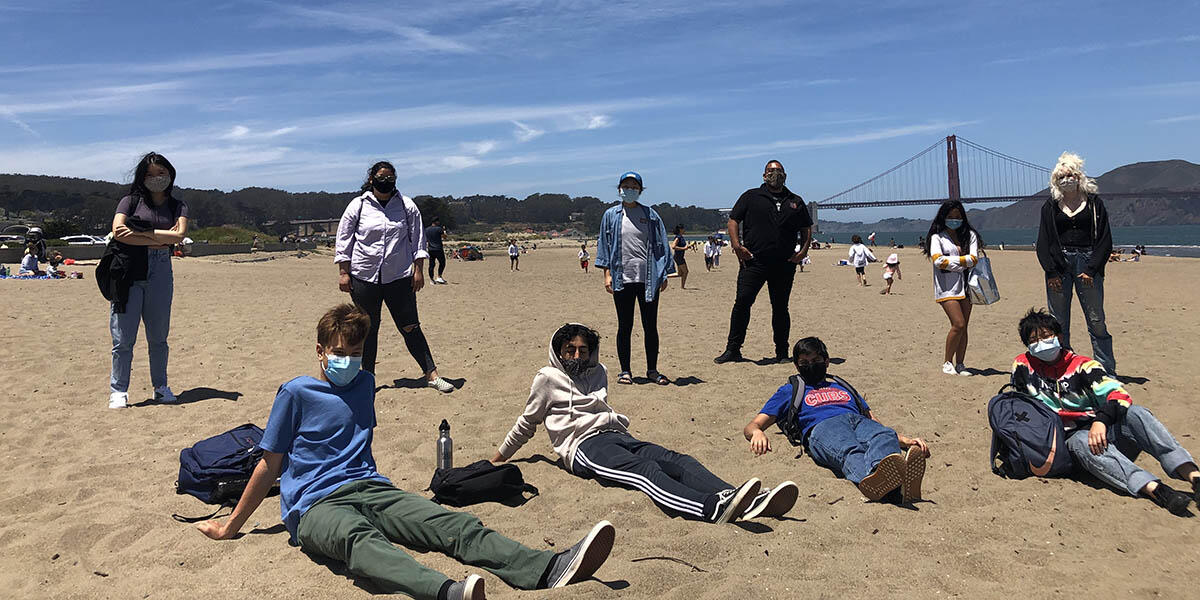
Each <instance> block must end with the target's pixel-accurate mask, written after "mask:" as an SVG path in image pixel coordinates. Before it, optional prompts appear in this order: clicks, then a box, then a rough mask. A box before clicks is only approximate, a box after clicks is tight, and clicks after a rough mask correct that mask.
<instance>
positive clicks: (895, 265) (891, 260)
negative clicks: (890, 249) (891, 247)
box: [879, 253, 904, 294]
mask: <svg viewBox="0 0 1200 600" xmlns="http://www.w3.org/2000/svg"><path fill="white" fill-rule="evenodd" d="M901 279H904V276H903V275H902V274H901V273H900V255H899V254H895V253H892V254H891V255H889V256H888V257H887V260H886V261H884V264H883V283H884V286H885V287H884V288H883V289H882V290H879V293H880V294H890V293H892V282H893V281H900V280H901Z"/></svg>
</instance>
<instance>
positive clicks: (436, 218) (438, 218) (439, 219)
mask: <svg viewBox="0 0 1200 600" xmlns="http://www.w3.org/2000/svg"><path fill="white" fill-rule="evenodd" d="M441 222H442V218H441V217H434V218H433V220H432V221H430V223H433V224H436V223H441Z"/></svg>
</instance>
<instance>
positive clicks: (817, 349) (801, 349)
mask: <svg viewBox="0 0 1200 600" xmlns="http://www.w3.org/2000/svg"><path fill="white" fill-rule="evenodd" d="M801 354H816V355H817V356H820V357H821V358H823V359H825V360H829V350H827V349H826V348H825V342H822V341H821V338H819V337H815V336H809V337H806V338H800V339H799V340H797V341H796V345H795V346H792V364H796V360H797V359H798V358H799V357H800V355H801Z"/></svg>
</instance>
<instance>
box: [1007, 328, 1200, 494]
mask: <svg viewBox="0 0 1200 600" xmlns="http://www.w3.org/2000/svg"><path fill="white" fill-rule="evenodd" d="M1017 330H1018V332H1019V333H1020V336H1021V342H1022V343H1024V344H1025V345H1026V347H1027V349H1028V351H1027V352H1023V353H1021V354H1020V355H1018V356H1017V358H1016V359H1015V360H1014V362H1013V371H1012V384H1013V387H1015V388H1017V390H1019V391H1022V392H1025V393H1027V394H1029V395H1031V396H1033V397H1035V398H1037V399H1038V400H1041V401H1042V402H1043V403H1044V404H1045V405H1046V406H1049V407H1050V408H1052V409H1054V410H1055V411H1057V412H1058V413H1059V415H1060V416H1061V417H1062V419H1063V427H1064V429H1065V432H1066V440H1067V450H1068V451H1070V452H1071V457H1072V458H1074V459H1075V462H1077V463H1078V464H1080V465H1082V466H1083V469H1084V470H1085V471H1087V472H1088V473H1091V474H1092V475H1094V476H1096V478H1097V479H1099V480H1100V481H1103V482H1104V483H1105V484H1107V485H1108V486H1109V487H1111V488H1113V489H1115V490H1119V491H1123V492H1126V493H1128V494H1129V495H1130V496H1134V497H1138V496H1145V497H1147V498H1150V499H1151V500H1153V501H1154V503H1155V504H1158V505H1159V506H1161V507H1163V508H1165V509H1167V510H1168V511H1170V512H1171V513H1173V514H1176V515H1180V516H1190V514H1189V512H1188V510H1187V507H1188V502H1189V501H1190V500H1193V499H1194V500H1196V502H1197V504H1200V470H1197V468H1196V461H1195V460H1193V459H1192V455H1191V454H1188V451H1187V450H1184V449H1183V447H1182V446H1180V445H1179V442H1176V441H1175V438H1174V437H1172V436H1171V432H1169V431H1167V428H1166V427H1165V426H1164V425H1163V424H1162V423H1161V422H1159V420H1158V419H1157V418H1156V417H1155V416H1154V415H1153V414H1152V413H1151V412H1150V411H1149V410H1147V409H1146V408H1144V407H1141V406H1135V405H1134V404H1133V403H1132V401H1131V400H1130V398H1129V394H1127V393H1126V392H1125V389H1124V388H1123V387H1121V383H1120V382H1119V381H1117V380H1116V379H1114V378H1113V377H1112V376H1111V375H1110V374H1109V373H1108V372H1107V371H1105V370H1104V367H1103V366H1101V364H1100V363H1099V362H1096V361H1095V360H1092V359H1091V358H1088V357H1086V356H1081V355H1079V354H1075V353H1073V352H1071V351H1070V350H1068V349H1065V348H1063V347H1062V346H1060V345H1059V342H1058V336H1059V334H1061V333H1062V325H1061V324H1059V322H1058V320H1057V319H1055V318H1054V317H1053V316H1051V315H1050V314H1049V313H1046V312H1045V311H1041V310H1032V309H1031V310H1030V311H1029V312H1028V313H1026V314H1025V317H1024V318H1022V319H1021V322H1020V324H1018V326H1017ZM1141 452H1146V453H1148V454H1150V455H1151V456H1153V457H1154V458H1155V459H1157V460H1158V462H1159V464H1161V465H1162V468H1163V471H1166V472H1167V474H1168V475H1170V476H1172V477H1175V478H1177V479H1181V480H1183V481H1187V482H1189V483H1191V485H1192V497H1189V496H1188V495H1187V494H1185V493H1183V492H1180V491H1177V490H1174V489H1171V488H1170V487H1167V485H1166V484H1165V483H1163V482H1162V481H1161V480H1160V479H1159V478H1158V477H1155V476H1154V475H1151V474H1150V473H1148V472H1146V471H1145V470H1143V469H1142V468H1140V467H1138V466H1137V465H1135V464H1134V463H1133V460H1134V459H1136V458H1137V455H1138V454H1140V453H1141Z"/></svg>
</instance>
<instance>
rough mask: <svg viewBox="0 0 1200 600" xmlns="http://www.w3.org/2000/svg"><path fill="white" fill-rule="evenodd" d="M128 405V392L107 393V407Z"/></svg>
mask: <svg viewBox="0 0 1200 600" xmlns="http://www.w3.org/2000/svg"><path fill="white" fill-rule="evenodd" d="M126 406H129V394H128V393H126V392H112V393H111V394H109V395H108V407H109V408H125V407H126Z"/></svg>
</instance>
